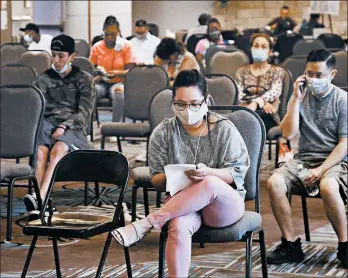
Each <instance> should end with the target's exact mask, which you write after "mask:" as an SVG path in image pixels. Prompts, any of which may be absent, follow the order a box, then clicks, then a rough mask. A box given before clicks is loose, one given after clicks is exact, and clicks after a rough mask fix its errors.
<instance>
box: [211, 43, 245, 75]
mask: <svg viewBox="0 0 348 278" xmlns="http://www.w3.org/2000/svg"><path fill="white" fill-rule="evenodd" d="M248 64H249V57H248V56H247V55H246V54H245V53H244V52H243V51H242V50H236V51H233V52H231V53H227V52H223V51H219V52H218V53H216V54H215V55H214V56H213V58H212V61H211V66H210V70H211V71H210V72H209V73H210V74H215V73H222V74H226V75H228V76H230V77H231V78H232V79H234V78H235V74H236V72H237V70H238V69H239V68H240V67H242V66H246V65H248Z"/></svg>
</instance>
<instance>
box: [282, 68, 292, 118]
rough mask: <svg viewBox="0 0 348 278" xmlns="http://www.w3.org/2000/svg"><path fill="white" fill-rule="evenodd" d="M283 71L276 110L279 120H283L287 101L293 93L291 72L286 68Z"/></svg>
mask: <svg viewBox="0 0 348 278" xmlns="http://www.w3.org/2000/svg"><path fill="white" fill-rule="evenodd" d="M283 69H284V72H285V74H284V78H283V89H282V94H281V95H280V99H279V100H280V103H279V108H278V115H279V117H280V119H283V118H284V116H285V114H286V108H287V105H288V101H289V99H290V97H291V95H292V91H293V80H292V75H291V72H290V71H289V70H288V69H286V68H283Z"/></svg>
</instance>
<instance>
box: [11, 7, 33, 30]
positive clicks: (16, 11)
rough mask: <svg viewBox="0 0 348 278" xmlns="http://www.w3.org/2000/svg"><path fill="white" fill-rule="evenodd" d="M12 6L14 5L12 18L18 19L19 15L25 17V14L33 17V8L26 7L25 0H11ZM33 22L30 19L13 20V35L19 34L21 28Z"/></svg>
mask: <svg viewBox="0 0 348 278" xmlns="http://www.w3.org/2000/svg"><path fill="white" fill-rule="evenodd" d="M11 7H12V15H11V16H12V18H13V19H16V18H17V17H23V16H29V17H31V18H32V17H33V9H32V7H31V8H24V1H23V0H18V1H17V0H16V1H11ZM29 22H31V21H30V20H12V36H18V35H19V33H21V32H20V31H19V28H22V27H24V26H25V25H26V24H28V23H29Z"/></svg>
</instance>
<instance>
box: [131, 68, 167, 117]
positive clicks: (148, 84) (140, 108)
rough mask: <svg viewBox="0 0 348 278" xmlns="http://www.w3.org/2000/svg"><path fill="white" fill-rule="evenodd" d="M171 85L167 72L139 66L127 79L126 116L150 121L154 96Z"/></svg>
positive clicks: (161, 69)
mask: <svg viewBox="0 0 348 278" xmlns="http://www.w3.org/2000/svg"><path fill="white" fill-rule="evenodd" d="M168 85H169V77H168V74H167V72H166V71H165V70H164V69H163V68H162V67H159V66H137V67H134V68H132V69H131V70H130V71H129V72H128V73H127V75H126V77H125V82H124V92H125V95H124V98H125V109H124V116H125V117H127V118H130V119H134V120H139V121H146V120H148V119H149V106H150V102H151V100H152V98H153V96H154V95H156V93H157V92H158V91H159V90H162V89H164V88H166V87H167V86H168Z"/></svg>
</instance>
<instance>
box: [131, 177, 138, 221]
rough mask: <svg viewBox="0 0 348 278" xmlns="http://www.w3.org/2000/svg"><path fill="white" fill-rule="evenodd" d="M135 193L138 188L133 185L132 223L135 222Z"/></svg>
mask: <svg viewBox="0 0 348 278" xmlns="http://www.w3.org/2000/svg"><path fill="white" fill-rule="evenodd" d="M137 191H138V187H137V186H136V185H135V184H134V185H133V187H132V222H134V221H135V220H137Z"/></svg>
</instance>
